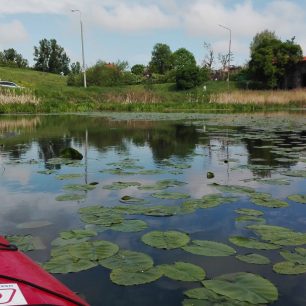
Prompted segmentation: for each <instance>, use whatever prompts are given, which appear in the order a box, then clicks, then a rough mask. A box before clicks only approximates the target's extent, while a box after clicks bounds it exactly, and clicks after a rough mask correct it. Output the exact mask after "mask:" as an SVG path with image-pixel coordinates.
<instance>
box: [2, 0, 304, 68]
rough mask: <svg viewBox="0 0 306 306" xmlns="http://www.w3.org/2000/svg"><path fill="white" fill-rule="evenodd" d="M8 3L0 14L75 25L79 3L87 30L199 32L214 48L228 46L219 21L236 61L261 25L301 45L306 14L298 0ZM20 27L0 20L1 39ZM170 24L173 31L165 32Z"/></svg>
mask: <svg viewBox="0 0 306 306" xmlns="http://www.w3.org/2000/svg"><path fill="white" fill-rule="evenodd" d="M4 2H5V5H4ZM7 3H8V1H7V0H0V5H1V4H2V5H1V13H0V14H1V15H0V16H5V17H7V18H8V17H9V15H12V16H11V17H13V18H15V19H17V17H18V15H17V14H40V15H41V14H49V15H55V14H56V15H66V16H70V18H67V20H69V21H70V22H71V23H70V26H71V25H72V24H74V26H75V27H76V26H78V24H77V22H78V19H77V18H74V17H76V16H72V14H71V12H70V10H71V9H79V10H81V11H82V18H83V20H84V23H85V24H86V28H87V29H88V28H89V27H91V33H93V32H94V31H95V30H97V31H99V30H103V31H108V32H111V33H112V34H111V35H116V33H124V34H126V33H131V34H133V33H136V34H137V33H142V34H143V33H145V34H147V35H148V36H150V37H152V40H153V39H154V40H156V41H158V39H159V38H158V37H156V35H163V41H165V42H166V43H167V37H168V38H169V40H168V41H169V43H170V41H171V40H172V41H173V40H174V39H176V41H178V40H179V39H180V38H179V37H182V45H184V43H185V45H187V44H188V43H191V42H193V41H195V40H199V38H200V39H201V41H202V42H203V41H206V42H209V43H211V44H212V45H213V46H215V47H216V53H218V52H223V53H224V50H227V45H228V34H229V33H228V32H227V31H226V30H225V29H222V28H220V27H219V26H218V24H223V25H225V26H228V27H230V28H231V29H232V38H233V45H232V48H233V52H234V53H235V61H237V62H240V63H241V62H244V61H245V59H246V58H248V56H249V45H250V42H251V40H252V38H253V37H254V35H255V34H256V33H257V32H260V31H262V30H265V29H269V30H271V31H275V32H276V34H277V35H278V36H280V38H281V39H283V40H284V39H290V38H291V37H293V36H296V42H297V43H300V44H301V45H302V47H304V48H306V41H305V39H304V36H305V35H304V29H305V27H306V14H305V10H304V8H303V7H302V4H300V3H301V1H298V0H271V1H260V4H259V3H258V1H257V0H235V1H232V0H218V1H216V0H189V1H185V0H86V1H84V0H52V1H50V0H22V1H21V0H10V1H9V5H8V4H7ZM63 18H64V19H66V17H65V16H63ZM69 21H68V22H69ZM15 27H17V26H16V24H15ZM19 27H20V31H17V30H16V31H14V34H13V35H7V37H5V35H4V34H5V31H1V25H0V35H1V41H2V39H3V38H5V39H4V40H3V41H7V40H8V39H12V40H14V41H16V40H20V39H21V40H22V39H25V37H26V31H25V30H24V28H23V27H22V25H21V23H20V24H19ZM66 29H69V25H66ZM169 29H170V30H171V31H172V32H171V33H172V34H173V36H172V37H169V32H167V30H169ZM93 30H94V31H93ZM161 30H164V32H163V33H162V31H161ZM74 32H75V31H74ZM88 32H89V30H88ZM95 33H97V32H95ZM148 33H149V34H148ZM31 34H32V32H31ZM154 35H155V36H154ZM167 35H168V36H167ZM186 35H187V37H186ZM87 37H88V36H87ZM95 37H96V36H95ZM155 37H156V38H155ZM184 38H185V41H184ZM92 44H93V45H94V44H95V42H92ZM98 45H99V38H97V46H98ZM112 48H114V47H113V46H112ZM112 52H113V51H112ZM139 52H140V53H143V52H144V50H143V49H141V50H139ZM103 54H104V53H103ZM236 55H237V56H236Z"/></svg>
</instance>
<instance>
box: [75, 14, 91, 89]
mask: <svg viewBox="0 0 306 306" xmlns="http://www.w3.org/2000/svg"><path fill="white" fill-rule="evenodd" d="M71 12H72V13H79V14H80V26H81V43H82V60H83V63H82V65H83V67H82V68H83V74H84V88H86V87H87V83H86V66H85V55H84V39H83V22H82V13H81V11H80V10H71Z"/></svg>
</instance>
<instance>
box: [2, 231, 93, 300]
mask: <svg viewBox="0 0 306 306" xmlns="http://www.w3.org/2000/svg"><path fill="white" fill-rule="evenodd" d="M0 262H1V265H0V305H59V306H60V305H61V306H76V305H79V306H89V304H88V303H86V302H85V301H83V300H82V299H81V298H80V297H78V296H77V295H76V294H75V293H73V292H72V291H71V290H70V289H68V288H67V287H66V286H65V285H63V284H62V283H61V282H60V281H59V280H57V279H56V278H55V277H53V276H52V275H51V274H49V273H48V272H46V271H45V270H43V269H42V268H41V267H40V266H39V265H38V264H36V263H35V262H34V261H32V260H31V259H30V258H29V257H27V256H26V255H25V254H23V253H22V252H20V251H18V250H17V248H14V246H11V245H10V244H9V242H8V241H7V240H6V239H4V238H3V237H2V236H0Z"/></svg>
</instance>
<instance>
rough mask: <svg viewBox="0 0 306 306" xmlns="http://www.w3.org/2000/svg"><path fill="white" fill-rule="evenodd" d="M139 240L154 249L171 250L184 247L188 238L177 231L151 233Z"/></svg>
mask: <svg viewBox="0 0 306 306" xmlns="http://www.w3.org/2000/svg"><path fill="white" fill-rule="evenodd" d="M141 240H142V241H143V242H144V243H145V244H147V245H150V246H152V247H154V248H159V249H166V250H171V249H176V248H180V247H183V246H185V245H186V244H187V243H188V242H189V240H190V238H189V236H188V235H187V234H185V233H181V232H177V231H166V232H162V231H152V232H149V233H147V234H145V235H143V236H142V237H141Z"/></svg>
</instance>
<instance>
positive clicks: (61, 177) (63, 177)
mask: <svg viewBox="0 0 306 306" xmlns="http://www.w3.org/2000/svg"><path fill="white" fill-rule="evenodd" d="M82 176H83V174H79V173H69V174H60V175H57V176H56V178H57V179H58V180H71V179H77V178H80V177H82Z"/></svg>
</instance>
